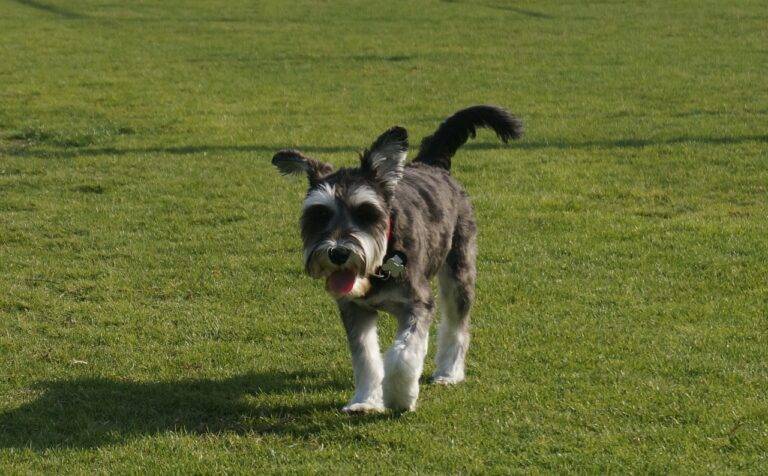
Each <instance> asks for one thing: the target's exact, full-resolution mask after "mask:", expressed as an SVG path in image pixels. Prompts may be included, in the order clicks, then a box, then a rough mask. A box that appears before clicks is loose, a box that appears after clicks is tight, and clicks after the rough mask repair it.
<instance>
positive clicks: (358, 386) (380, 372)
mask: <svg viewBox="0 0 768 476" xmlns="http://www.w3.org/2000/svg"><path fill="white" fill-rule="evenodd" d="M361 338H362V339H361V348H360V350H359V351H358V352H355V353H353V354H352V370H353V371H354V375H355V395H354V396H353V397H352V399H351V400H350V401H349V403H348V404H347V406H345V407H344V408H343V409H342V410H343V411H345V412H349V413H353V412H380V411H382V410H384V405H383V400H382V393H381V381H382V379H383V378H384V364H383V362H382V360H381V353H380V352H379V337H378V334H377V332H376V325H375V323H374V324H373V325H371V326H370V327H368V328H367V329H365V330H363V332H362V333H361Z"/></svg>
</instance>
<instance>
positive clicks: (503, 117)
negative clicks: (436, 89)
mask: <svg viewBox="0 0 768 476" xmlns="http://www.w3.org/2000/svg"><path fill="white" fill-rule="evenodd" d="M478 127H488V128H490V129H493V131H494V132H495V133H496V135H497V136H499V139H501V140H502V141H503V142H505V143H506V142H507V141H509V139H518V138H520V137H521V136H522V135H523V122H522V121H521V120H520V119H518V118H516V117H515V116H513V115H512V114H510V113H509V112H507V111H506V110H504V109H502V108H500V107H498V106H472V107H468V108H466V109H462V110H461V111H459V112H457V113H456V114H454V115H452V116H451V117H449V118H448V119H446V120H445V121H443V123H442V124H440V127H438V128H437V130H436V131H435V132H434V133H433V134H432V135H431V136H427V137H425V138H424V139H422V141H421V145H420V146H419V153H418V154H417V155H416V158H415V159H413V161H414V162H422V163H425V164H429V165H433V166H435V167H440V168H443V169H445V170H451V157H453V155H454V154H455V153H456V151H457V150H459V147H461V146H462V145H464V144H465V143H466V142H467V140H468V139H469V138H470V137H473V138H474V137H475V134H476V133H477V128H478Z"/></svg>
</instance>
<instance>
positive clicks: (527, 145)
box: [0, 134, 768, 159]
mask: <svg viewBox="0 0 768 476" xmlns="http://www.w3.org/2000/svg"><path fill="white" fill-rule="evenodd" d="M746 142H766V143H768V134H764V135H744V136H720V137H714V136H681V137H671V138H667V139H643V138H623V139H614V140H594V141H585V142H570V141H547V140H538V141H527V140H525V139H523V140H522V141H520V142H514V143H511V144H507V145H505V144H502V143H497V142H479V143H478V142H474V143H469V144H467V145H465V146H464V148H465V149H473V150H497V149H499V150H500V149H505V148H510V149H523V150H536V149H563V150H568V149H594V148H620V149H626V148H630V149H632V148H635V149H637V148H643V147H653V146H661V145H678V144H692V145H729V144H742V143H746ZM286 147H287V146H285V145H282V146H281V145H258V144H244V145H194V146H171V147H137V148H117V147H101V148H67V149H46V150H39V149H28V148H25V147H19V148H9V149H8V150H5V151H0V152H4V153H5V154H7V155H10V156H16V157H39V158H50V159H69V158H74V157H92V156H101V155H110V156H123V155H145V154H146V155H157V154H168V155H194V154H226V153H231V152H254V153H258V154H266V155H267V156H268V157H272V154H274V153H275V152H277V151H278V150H280V149H284V148H286ZM298 149H300V150H302V151H303V152H306V153H308V154H312V153H342V152H343V153H350V154H354V153H358V152H360V151H362V149H363V147H353V146H312V145H308V146H300V147H298Z"/></svg>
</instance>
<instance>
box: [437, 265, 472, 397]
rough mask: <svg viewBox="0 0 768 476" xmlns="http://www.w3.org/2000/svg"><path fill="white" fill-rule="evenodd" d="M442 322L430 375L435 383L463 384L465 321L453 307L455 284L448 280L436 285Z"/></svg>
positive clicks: (467, 342)
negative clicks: (433, 366) (438, 288)
mask: <svg viewBox="0 0 768 476" xmlns="http://www.w3.org/2000/svg"><path fill="white" fill-rule="evenodd" d="M439 296H440V307H441V310H442V314H443V316H442V319H441V320H440V327H439V329H438V332H437V355H436V356H435V364H436V366H437V368H436V369H435V373H434V374H433V375H432V379H433V381H434V382H435V383H440V384H446V385H449V384H454V383H459V382H461V381H462V380H464V365H465V364H464V360H465V358H466V355H467V349H468V348H469V322H468V319H469V317H468V316H467V315H462V314H461V313H460V312H459V310H458V309H457V307H456V300H457V297H456V284H455V283H453V282H452V281H451V280H450V279H442V280H441V282H440V293H439Z"/></svg>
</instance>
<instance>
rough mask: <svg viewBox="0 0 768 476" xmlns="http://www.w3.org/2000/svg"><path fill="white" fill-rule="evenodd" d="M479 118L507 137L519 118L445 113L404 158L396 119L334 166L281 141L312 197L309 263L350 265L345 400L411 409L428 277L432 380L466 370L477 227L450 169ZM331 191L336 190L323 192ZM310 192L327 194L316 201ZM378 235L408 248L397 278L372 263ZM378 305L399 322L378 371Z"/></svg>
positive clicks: (366, 406)
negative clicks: (337, 253)
mask: <svg viewBox="0 0 768 476" xmlns="http://www.w3.org/2000/svg"><path fill="white" fill-rule="evenodd" d="M477 127H491V128H493V129H494V130H495V131H496V133H497V134H498V135H499V137H501V138H502V139H504V140H506V139H507V138H517V137H519V136H520V134H521V132H522V123H521V122H520V121H519V119H517V118H515V117H514V116H511V115H510V114H509V113H507V112H506V111H504V110H503V109H501V108H498V107H494V106H474V107H472V108H468V109H465V110H462V111H459V112H457V113H456V114H454V115H453V116H451V118H449V119H448V120H446V121H445V122H444V123H443V124H442V125H441V126H440V128H438V130H437V131H436V132H435V133H434V134H433V135H432V136H430V137H429V138H427V139H426V140H425V141H424V142H423V143H422V150H421V151H420V153H419V155H418V157H417V161H415V162H414V163H410V164H407V165H405V164H404V159H405V153H406V151H407V148H408V140H407V133H406V131H405V129H403V128H400V127H394V128H392V129H390V130H388V131H386V132H385V133H383V134H382V135H381V136H380V137H379V138H378V139H377V140H376V141H374V143H373V144H372V145H371V147H370V149H369V150H367V151H366V152H365V153H364V154H363V155H362V156H361V165H360V167H359V168H353V169H348V168H343V169H340V170H338V171H336V172H333V171H332V169H331V167H330V165H328V164H325V163H322V162H319V161H317V160H314V159H311V158H309V157H305V156H303V155H301V154H300V153H298V152H296V151H282V152H280V153H278V155H276V156H275V159H274V160H273V162H274V163H275V164H276V165H277V166H278V168H279V169H280V170H281V171H282V172H283V173H286V172H289V173H294V172H297V171H301V170H304V171H306V172H307V175H308V177H309V180H310V188H309V190H308V192H307V196H308V197H313V198H312V199H311V200H310V199H308V201H307V203H308V204H309V205H311V206H306V207H305V211H304V215H303V217H302V237H303V240H304V246H305V256H307V263H306V267H307V271H308V272H309V273H310V274H311V275H312V276H313V277H316V278H322V277H325V278H328V277H329V276H331V275H332V273H334V272H337V271H338V270H340V269H350V270H352V271H354V273H355V274H356V275H357V278H356V281H355V290H354V291H353V292H351V293H349V294H346V295H342V296H338V295H335V296H334V297H335V298H336V300H337V304H338V307H339V310H340V312H341V315H342V321H343V323H344V327H345V329H346V331H347V336H348V340H349V346H350V351H351V352H352V356H353V362H354V367H355V386H356V393H355V396H354V397H353V399H352V401H350V404H349V405H348V406H347V407H345V410H348V411H379V410H380V409H382V408H383V407H382V406H381V404H382V403H383V404H384V405H386V406H387V407H389V408H392V409H395V410H413V409H414V408H415V403H416V398H417V396H418V379H419V377H420V375H421V369H422V367H423V359H424V355H425V354H426V348H427V337H428V334H429V332H428V330H429V325H430V323H431V321H432V319H433V316H434V309H435V301H434V298H433V296H432V290H431V287H430V281H431V280H432V279H433V278H434V277H435V276H439V288H440V297H441V308H442V310H443V319H442V322H441V326H440V332H439V343H440V347H439V348H438V352H437V361H438V362H437V370H436V372H435V375H434V376H433V377H434V378H435V380H436V381H438V382H440V383H457V382H459V381H461V380H463V378H464V356H465V354H466V351H467V347H468V344H469V313H470V309H471V306H472V302H473V300H474V287H475V280H476V267H475V259H476V254H477V250H476V242H477V240H476V237H477V227H476V224H475V218H474V213H473V210H472V205H471V203H470V200H469V197H468V196H467V194H466V192H465V191H464V190H463V188H462V187H461V185H459V183H458V182H457V181H456V180H454V178H453V177H451V175H450V172H449V170H450V159H451V157H452V156H453V154H454V153H455V152H456V149H458V148H459V147H460V146H461V145H462V144H463V143H464V142H465V141H466V140H467V138H468V137H469V136H473V135H474V131H475V128H477ZM430 154H436V155H435V156H431V155H430ZM363 189H364V190H365V192H364V193H361V192H360V190H363ZM329 191H332V192H333V197H330V196H327V197H326V196H323V195H322V194H323V193H326V194H327V193H330V192H329ZM355 193H358V194H361V195H362V196H364V197H366V200H367V201H366V203H367V204H368V205H369V206H368V208H367V209H364V210H362V211H361V207H357V206H356V205H352V203H353V202H354V200H352V198H353V195H355ZM317 196H321V198H322V200H325V202H323V203H322V204H321V205H317V200H315V198H316V197H317ZM355 203H356V202H355ZM318 207H319V209H318ZM329 217H330V218H329ZM389 228H391V236H389V237H388V236H387V231H388V229H389ZM366 243H367V244H368V245H369V246H368V247H367V248H366V246H365V245H366ZM382 244H386V245H385V246H384V248H386V254H387V256H389V255H391V254H393V253H399V254H401V255H403V256H404V257H405V260H406V272H405V275H404V276H403V277H401V278H399V279H395V278H391V277H390V278H387V277H386V276H380V275H379V273H377V272H376V270H377V269H379V267H380V266H381V264H382V262H383V260H384V259H385V256H384V253H383V251H384V249H382ZM374 245H375V246H374ZM338 246H341V247H347V248H348V249H349V250H350V252H351V253H352V256H353V258H354V259H351V260H350V261H348V262H346V263H343V264H334V263H332V262H331V261H330V260H329V259H327V256H326V255H325V254H324V253H327V249H330V248H333V247H338ZM318 250H320V251H318ZM366 250H369V251H368V252H367V251H366ZM370 250H374V251H370ZM329 279H330V278H329ZM358 283H359V284H360V287H359V288H358ZM378 311H385V312H387V313H390V314H392V315H393V316H395V317H396V318H397V320H398V333H397V337H396V341H395V345H393V347H392V348H391V349H390V350H389V351H388V352H387V354H386V357H385V359H384V366H385V369H384V375H383V379H382V378H381V371H380V370H381V369H379V368H378V367H377V366H380V365H381V360H380V359H379V358H377V357H376V356H378V355H379V354H378V345H377V344H376V345H375V346H374V344H373V343H372V342H371V335H375V328H372V327H371V326H375V318H376V314H377V312H378ZM371 331H373V332H374V334H371ZM366 346H367V347H366Z"/></svg>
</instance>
